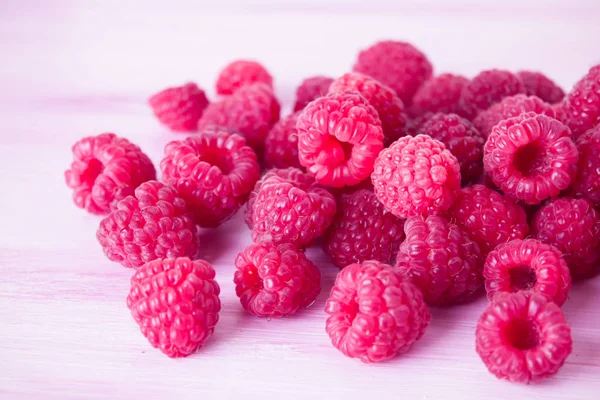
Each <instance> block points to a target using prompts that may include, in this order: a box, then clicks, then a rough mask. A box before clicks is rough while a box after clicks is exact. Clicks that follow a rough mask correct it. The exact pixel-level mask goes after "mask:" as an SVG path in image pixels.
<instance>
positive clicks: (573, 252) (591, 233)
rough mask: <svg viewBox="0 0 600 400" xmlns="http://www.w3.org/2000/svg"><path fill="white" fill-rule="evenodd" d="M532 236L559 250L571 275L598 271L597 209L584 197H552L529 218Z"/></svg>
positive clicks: (599, 215)
mask: <svg viewBox="0 0 600 400" xmlns="http://www.w3.org/2000/svg"><path fill="white" fill-rule="evenodd" d="M531 227H532V235H533V237H534V238H536V239H538V240H540V241H542V242H544V243H546V244H549V245H552V246H554V247H556V248H557V249H558V250H560V251H561V252H562V253H563V256H564V259H565V261H566V262H567V264H568V265H569V269H570V270H571V276H573V277H574V278H576V277H577V278H585V277H589V276H593V275H595V274H596V273H597V272H598V261H599V260H600V213H598V211H596V210H595V209H594V208H593V207H592V205H591V203H590V202H589V201H587V200H585V199H571V198H563V199H552V200H550V201H549V202H547V203H546V204H545V205H544V206H543V207H542V208H540V209H539V210H538V212H537V213H536V214H535V217H534V219H533V223H532V225H531Z"/></svg>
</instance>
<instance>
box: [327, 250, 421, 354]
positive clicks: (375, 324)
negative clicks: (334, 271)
mask: <svg viewBox="0 0 600 400" xmlns="http://www.w3.org/2000/svg"><path fill="white" fill-rule="evenodd" d="M325 312H326V313H327V314H329V318H328V319H327V323H326V326H325V329H326V330H327V334H328V335H329V337H330V338H331V342H332V343H333V345H334V346H335V347H336V348H337V349H338V350H339V351H341V352H342V354H344V355H345V356H347V357H351V358H359V359H360V360H361V361H363V362H365V363H370V362H379V361H385V360H388V359H390V358H392V357H395V356H396V355H398V354H401V353H404V352H406V351H407V350H408V349H410V348H411V347H412V345H413V344H414V343H415V342H416V341H417V340H419V339H420V338H421V337H422V336H423V334H424V333H425V329H426V328H427V326H428V325H429V321H430V320H431V315H430V314H429V310H428V309H427V305H425V302H423V295H422V294H421V292H420V291H419V289H417V287H416V286H415V285H413V284H412V283H410V282H408V281H407V280H404V279H403V278H402V277H401V276H400V274H398V273H397V272H395V271H394V270H393V269H392V267H390V266H389V265H386V264H383V263H380V262H377V261H365V262H363V263H362V264H351V265H349V266H347V267H346V268H344V269H342V270H341V271H340V272H339V273H338V275H337V278H336V279H335V284H334V286H333V288H332V289H331V294H330V295H329V298H328V299H327V303H326V305H325Z"/></svg>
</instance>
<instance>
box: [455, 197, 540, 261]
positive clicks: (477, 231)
mask: <svg viewBox="0 0 600 400" xmlns="http://www.w3.org/2000/svg"><path fill="white" fill-rule="evenodd" d="M448 214H449V215H450V217H451V220H452V221H453V222H455V223H456V224H457V225H458V226H459V227H461V228H462V229H463V231H464V232H466V233H467V234H468V235H469V236H470V237H471V240H473V241H474V242H475V243H477V245H478V246H479V249H480V250H481V255H482V256H483V257H485V256H486V255H487V254H488V253H489V252H490V251H492V250H494V249H495V248H496V246H498V245H499V244H502V243H506V242H508V241H510V240H513V239H524V238H525V237H526V236H527V233H528V232H529V226H528V225H527V215H526V214H525V211H524V210H523V208H521V207H520V206H519V205H517V204H516V203H514V202H513V201H512V200H510V199H508V198H506V197H504V196H502V195H501V194H500V193H498V192H495V191H494V190H492V189H489V188H487V187H485V186H483V185H473V186H471V187H466V188H463V189H462V190H461V191H460V193H459V194H458V196H457V197H456V200H455V201H454V204H453V205H452V208H451V209H450V211H449V213H448Z"/></svg>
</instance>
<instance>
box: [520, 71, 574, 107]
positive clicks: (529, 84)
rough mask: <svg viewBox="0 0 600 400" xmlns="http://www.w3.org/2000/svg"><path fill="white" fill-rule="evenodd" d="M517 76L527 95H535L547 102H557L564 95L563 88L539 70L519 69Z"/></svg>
mask: <svg viewBox="0 0 600 400" xmlns="http://www.w3.org/2000/svg"><path fill="white" fill-rule="evenodd" d="M517 76H518V77H519V78H521V80H522V81H523V84H524V85H525V90H526V93H527V94H528V95H529V96H537V97H539V98H540V99H542V100H543V101H545V102H546V103H549V104H556V103H559V102H560V101H562V99H563V98H564V97H565V92H564V90H562V89H561V88H560V86H558V85H557V84H556V83H554V81H552V80H551V79H550V78H548V77H547V76H546V75H544V74H542V73H541V72H533V71H520V72H517Z"/></svg>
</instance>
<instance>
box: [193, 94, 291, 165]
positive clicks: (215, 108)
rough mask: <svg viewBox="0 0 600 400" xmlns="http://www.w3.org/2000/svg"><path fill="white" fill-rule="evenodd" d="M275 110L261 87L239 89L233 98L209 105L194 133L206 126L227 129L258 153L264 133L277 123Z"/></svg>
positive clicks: (273, 101) (275, 103) (272, 97)
mask: <svg viewBox="0 0 600 400" xmlns="http://www.w3.org/2000/svg"><path fill="white" fill-rule="evenodd" d="M279 110H280V108H279V102H278V101H277V99H276V98H275V95H274V94H273V92H272V90H271V89H270V88H269V87H268V86H266V85H265V84H261V83H255V84H253V85H248V86H242V87H241V88H240V89H238V90H236V92H235V93H234V94H233V95H231V96H228V97H225V98H224V99H223V100H221V101H218V102H215V103H211V104H210V105H209V106H208V107H207V108H206V110H205V111H204V114H203V115H202V118H200V121H198V130H200V131H203V130H204V129H205V128H206V127H208V126H210V125H216V126H220V127H223V128H228V129H231V130H232V131H233V133H239V134H241V135H242V136H244V137H245V138H246V140H247V141H248V144H249V145H250V146H251V147H252V148H253V149H255V150H256V151H258V152H259V153H260V151H261V150H262V148H263V145H264V140H265V137H266V136H267V133H268V132H269V130H270V129H271V127H272V126H273V124H275V122H277V121H278V120H279Z"/></svg>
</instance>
